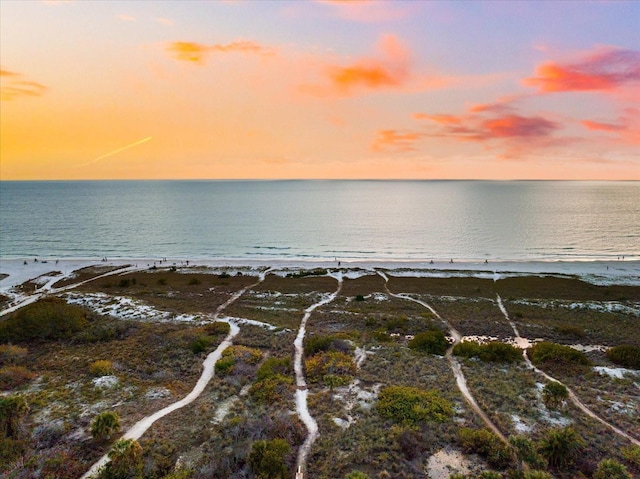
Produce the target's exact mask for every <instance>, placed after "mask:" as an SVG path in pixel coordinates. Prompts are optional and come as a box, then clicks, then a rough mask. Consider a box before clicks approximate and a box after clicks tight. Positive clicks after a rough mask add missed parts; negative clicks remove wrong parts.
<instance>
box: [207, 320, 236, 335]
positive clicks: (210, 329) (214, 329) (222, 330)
mask: <svg viewBox="0 0 640 479" xmlns="http://www.w3.org/2000/svg"><path fill="white" fill-rule="evenodd" d="M204 329H205V331H206V332H207V333H209V334H211V335H213V336H226V335H227V334H229V331H231V326H229V323H225V322H223V321H216V322H215V323H210V324H207V325H206V326H205V328H204Z"/></svg>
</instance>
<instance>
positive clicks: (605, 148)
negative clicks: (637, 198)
mask: <svg viewBox="0 0 640 479" xmlns="http://www.w3.org/2000/svg"><path fill="white" fill-rule="evenodd" d="M0 100H1V101H0V179H1V180H58V179H293V178H318V179H333V178H345V179H352V178H362V179H577V180H591V179H597V180H640V2H638V1H579V0H571V1H566V2H563V1H526V2H518V1H486V2H480V1H477V2H476V1H418V0H412V1H401V0H393V1H384V0H360V1H358V0H306V1H305V0H298V1H267V0H260V1H255V2H253V1H242V0H238V1H223V0H220V1H144V2H139V1H83V0H77V1H63V0H45V1H36V0H32V1H30V0H0Z"/></svg>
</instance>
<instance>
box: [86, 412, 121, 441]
mask: <svg viewBox="0 0 640 479" xmlns="http://www.w3.org/2000/svg"><path fill="white" fill-rule="evenodd" d="M118 431H120V418H119V417H118V414H117V413H115V412H113V411H103V412H101V413H100V414H98V415H97V416H96V417H94V418H93V421H91V436H92V437H93V438H94V439H96V440H99V441H102V440H105V439H107V440H108V439H110V438H111V436H112V435H114V434H117V433H118Z"/></svg>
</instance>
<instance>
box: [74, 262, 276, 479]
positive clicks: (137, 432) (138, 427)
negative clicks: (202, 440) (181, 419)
mask: <svg viewBox="0 0 640 479" xmlns="http://www.w3.org/2000/svg"><path fill="white" fill-rule="evenodd" d="M266 273H267V271H265V272H263V273H261V274H260V277H259V279H258V281H257V282H255V283H253V284H251V285H249V286H246V287H245V288H242V289H241V290H239V291H237V292H236V293H234V294H233V295H232V296H231V297H230V298H229V299H228V300H227V301H226V302H225V303H224V304H222V305H220V306H218V308H217V309H216V311H215V313H214V314H213V319H217V318H218V316H219V315H220V313H221V312H222V311H223V310H224V309H225V308H226V307H227V306H229V305H230V304H231V303H233V302H234V301H236V300H237V299H238V298H239V297H240V296H242V295H243V294H244V293H245V292H246V291H247V290H248V289H250V288H253V287H255V286H257V285H258V284H260V283H261V282H262V281H264V278H265V276H266ZM220 321H224V322H228V323H229V326H230V328H231V329H230V331H229V334H228V335H227V337H226V338H224V340H223V341H222V343H220V345H219V346H218V347H217V348H216V350H215V351H213V352H212V353H210V354H209V355H208V356H207V358H206V359H205V360H204V362H203V363H202V374H201V375H200V379H198V382H197V383H196V385H195V386H194V388H193V389H192V390H191V392H190V393H189V394H187V395H186V396H185V397H184V398H182V399H181V400H180V401H177V402H174V403H172V404H170V405H168V406H167V407H165V408H163V409H161V410H159V411H157V412H155V413H153V414H152V415H151V416H147V417H145V418H142V419H141V420H140V421H138V422H137V423H135V424H134V425H133V426H132V427H131V428H129V430H128V431H127V432H126V433H124V435H123V436H122V437H121V439H136V440H137V439H140V437H141V436H142V435H143V434H144V433H145V432H146V431H147V429H149V428H150V427H151V426H152V425H153V423H154V422H156V421H157V420H158V419H160V418H163V417H164V416H166V415H167V414H170V413H172V412H173V411H175V410H176V409H180V408H182V407H184V406H186V405H187V404H190V403H192V402H193V401H194V400H195V399H197V397H198V396H200V394H201V393H202V391H204V389H205V388H206V387H207V384H209V381H211V378H213V375H214V373H215V366H216V362H218V360H219V359H220V357H221V356H222V353H223V352H224V350H225V349H227V348H228V347H229V346H231V344H232V342H233V338H234V337H235V336H236V335H237V334H238V333H239V332H240V328H239V327H238V326H237V325H236V324H234V323H232V322H231V321H226V320H225V319H222V320H220ZM108 462H109V456H108V453H107V454H105V455H104V456H102V457H101V458H100V459H99V460H98V461H97V462H96V463H95V464H93V466H91V468H90V469H89V470H88V471H87V472H86V473H85V474H83V475H82V477H81V478H80V479H89V478H91V477H93V476H94V475H95V474H97V473H98V471H99V470H100V469H101V468H102V467H104V466H105V465H106V464H107V463H108Z"/></svg>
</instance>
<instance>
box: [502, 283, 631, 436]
mask: <svg viewBox="0 0 640 479" xmlns="http://www.w3.org/2000/svg"><path fill="white" fill-rule="evenodd" d="M497 298H498V307H499V308H500V311H502V314H503V315H504V317H505V319H506V320H507V321H508V322H509V324H510V325H511V328H512V329H513V333H514V334H515V335H516V341H519V340H521V339H523V338H522V337H521V336H520V333H519V332H518V328H517V327H516V325H515V323H514V322H513V321H512V320H511V318H510V317H509V313H507V309H506V308H505V307H504V304H503V303H502V298H501V297H500V295H497ZM522 356H523V357H524V361H525V363H526V364H527V366H528V367H529V368H530V369H532V370H534V371H535V372H536V373H538V374H539V375H541V376H543V377H544V378H545V379H547V381H553V382H556V383H560V384H562V385H563V386H564V387H566V388H567V391H568V392H569V399H571V401H572V402H573V404H575V405H576V407H577V408H578V409H580V410H581V411H582V412H583V413H585V414H586V415H587V416H589V417H590V418H592V419H595V420H596V421H598V422H599V423H600V424H602V425H604V426H606V427H608V428H609V429H611V430H612V431H613V432H615V433H616V434H618V435H619V436H622V437H624V438H625V439H627V440H629V441H631V442H632V443H633V444H635V445H636V446H640V441H639V440H638V439H636V438H634V437H633V436H631V435H629V434H627V433H626V432H624V431H622V430H621V429H618V428H617V427H616V426H614V425H613V424H610V423H608V422H607V421H605V420H604V419H602V418H601V417H600V416H598V415H597V414H596V413H594V412H593V411H592V410H591V409H589V408H588V407H587V406H585V405H584V403H583V402H582V401H580V399H579V398H578V396H576V394H575V393H574V392H573V391H572V390H571V389H570V388H569V387H568V386H567V385H566V384H564V383H562V382H561V381H558V380H557V379H556V378H554V377H552V376H550V375H549V374H547V373H545V372H544V371H543V370H541V369H538V368H537V367H536V366H534V364H533V363H532V362H531V360H530V359H529V356H528V355H527V350H526V349H523V350H522Z"/></svg>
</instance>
